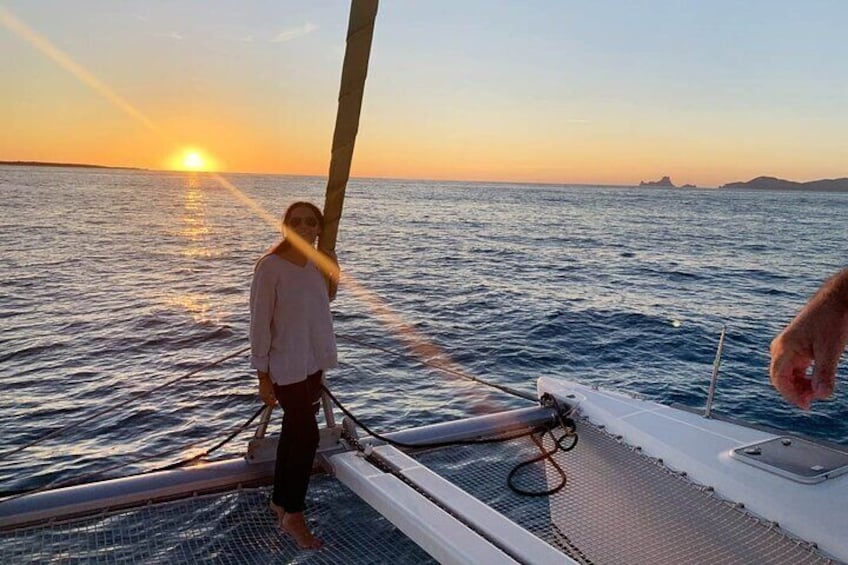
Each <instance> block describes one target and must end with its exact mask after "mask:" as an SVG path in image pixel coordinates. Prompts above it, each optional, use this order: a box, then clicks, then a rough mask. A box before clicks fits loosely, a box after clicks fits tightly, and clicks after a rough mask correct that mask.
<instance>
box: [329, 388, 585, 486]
mask: <svg viewBox="0 0 848 565" xmlns="http://www.w3.org/2000/svg"><path fill="white" fill-rule="evenodd" d="M322 388H323V390H324V392H325V393H326V394H327V396H329V397H330V400H332V401H333V404H335V405H336V406H337V407H338V408H339V410H341V411H342V413H344V415H345V416H347V417H348V418H350V419H351V421H352V422H353V423H354V424H356V425H357V426H359V427H360V428H362V429H363V430H365V431H366V432H367V433H368V434H369V435H371V436H372V437H375V438H377V439H378V440H380V441H383V442H385V443H387V444H389V445H394V446H396V447H404V448H407V449H424V448H428V449H429V448H437V447H450V446H454V445H475V444H486V443H500V442H505V441H511V440H513V439H519V438H522V437H527V436H530V439H532V440H533V443H535V444H536V445H537V446H538V447H539V450H540V451H541V452H542V454H541V455H539V456H537V457H534V458H532V459H530V460H527V461H523V462H521V463H518V464H517V465H516V466H515V467H513V468H512V470H511V471H510V472H509V474H508V475H507V478H506V483H507V486H508V487H509V489H510V490H511V491H513V492H514V493H516V494H519V495H522V496H550V495H552V494H555V493H557V492H559V491H560V490H562V489H563V488H564V487H565V485H566V483H567V482H568V476H567V475H566V473H565V470H563V468H562V467H561V466H560V465H559V463H557V461H556V459H554V458H553V456H554V455H555V454H556V453H557V452H558V451H562V452H567V451H571V450H572V449H574V448H575V447H576V446H577V439H578V438H577V433H576V424H575V422H574V420H572V419H571V418H570V417H568V416H567V415H564V414H563V411H562V409H561V408H560V406H559V403H558V402H557V401H556V399H555V398H554V397H553V396H550V395H548V394H545V395H543V396H542V402H543V404H549V405H553V407H554V412H555V414H556V420H557V422H558V426H559V427H562V428H563V434H562V435H561V436H560V437H559V438H556V437H555V436H554V435H553V430H554V429H555V428H556V427H558V426H557V425H556V424H548V425H547V426H536V427H534V428H532V429H531V430H530V431H527V432H521V433H518V434H513V435H510V436H498V437H495V438H489V439H473V440H454V441H445V442H429V443H406V442H401V441H395V440H391V439H389V438H387V437H385V436H382V435H380V434H378V433H377V432H375V431H373V430H371V429H370V428H369V427H368V426H367V425H365V424H364V423H363V422H362V421H360V420H359V419H358V418H356V416H354V415H353V414H352V413H351V412H350V410H348V409H347V408H345V406H344V405H343V404H342V403H341V402H340V401H339V399H337V398H336V397H335V396H334V395H333V393H332V392H330V390H329V389H328V388H327V387H326V386H323V385H322ZM545 433H548V434H550V436H551V439H552V440H553V442H554V448H553V449H552V450H551V451H546V450H545V448H544V446H543V445H542V443H541V442H540V441H539V439H538V438H536V436H535V434H539V436H540V437H541V436H543V435H544V434H545ZM566 439H570V440H571V443H569V444H565V443H563V442H565V440H566ZM356 447H357V449H359V450H361V451H364V450H363V449H362V447H361V446H360V445H359V444H358V442H357V445H356ZM546 459H547V460H549V461H550V463H551V465H552V466H553V467H554V469H555V470H556V471H557V473H559V476H560V478H561V480H560V483H559V484H558V485H557V486H555V487H553V488H550V489H546V490H542V491H530V490H526V489H522V488H521V487H518V486H516V485H515V484H514V478H515V475H516V474H517V473H518V472H519V471H520V470H521V469H523V468H524V467H527V466H529V465H532V464H533V463H537V462H539V461H543V460H546Z"/></svg>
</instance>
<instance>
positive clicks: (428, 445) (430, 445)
mask: <svg viewBox="0 0 848 565" xmlns="http://www.w3.org/2000/svg"><path fill="white" fill-rule="evenodd" d="M322 388H323V389H324V392H325V393H327V396H329V397H330V400H332V401H333V404H335V405H336V406H338V408H339V410H341V411H342V412H343V413H344V415H345V416H347V417H348V418H350V419H351V421H353V423H355V424H356V425H357V426H359V427H360V428H362V429H363V430H365V431H366V432H367V433H368V435H370V436H373V437H375V438H377V439H378V440H380V441H383V442H385V443H387V444H389V445H394V446H395V447H405V448H407V449H424V448H427V449H430V448H436V447H450V446H452V445H476V444H482V443H499V442H504V441H510V440H513V439H518V438H522V437H525V436H528V435H531V434H534V433H536V432H539V431H544V430H545V429H546V428H539V427H536V428H533V429H532V430H530V431H529V432H521V433H519V434H515V435H512V436H499V437H497V438H489V439H459V440H454V441H443V442H430V443H406V442H402V441H395V440H392V439H389V438H387V437H386V436H383V435H380V434H378V433H377V432H375V431H373V430H372V429H371V428H369V427H368V426H367V425H365V424H364V423H363V422H362V421H360V420H359V419H358V418H357V417H356V416H354V415H353V414H352V413H351V412H350V410H348V409H347V408H345V407H344V405H343V404H342V403H341V402H340V401H339V399H338V398H336V397H335V396H334V395H333V393H332V392H330V389H328V388H327V387H326V386H323V385H322Z"/></svg>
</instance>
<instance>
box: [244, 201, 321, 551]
mask: <svg viewBox="0 0 848 565" xmlns="http://www.w3.org/2000/svg"><path fill="white" fill-rule="evenodd" d="M323 227H324V218H323V216H322V214H321V211H320V210H319V209H318V208H317V207H316V206H315V205H313V204H310V203H309V202H295V203H294V204H292V205H291V206H289V207H288V209H287V210H286V213H285V215H284V216H283V241H282V242H281V243H280V244H278V245H277V246H276V247H275V248H273V249H272V250H270V251H268V252H267V253H266V254H265V255H264V256H263V257H262V258H261V259H260V260H259V261H258V262H257V264H256V269H255V270H254V273H253V284H252V285H251V289H250V346H251V357H250V364H251V366H252V367H253V368H254V369H256V372H257V374H258V375H259V396H260V397H261V398H262V400H263V401H264V402H265V403H266V404H268V405H269V406H273V405H274V404H275V403H276V402H279V403H280V406H281V407H282V409H283V426H282V429H281V431H280V440H279V444H278V446H277V463H276V469H275V472H274V491H273V494H272V496H271V509H272V510H273V511H274V512H275V513H276V514H277V518H278V522H279V527H280V529H281V530H283V531H284V532H287V533H288V534H290V535H291V536H292V537H294V539H295V541H296V542H297V544H298V545H299V546H300V547H301V548H304V549H318V548H320V547H321V545H322V543H321V540H320V539H318V538H316V537H315V536H314V535H313V534H312V532H311V531H310V530H309V527H308V526H307V525H306V520H305V519H304V516H303V510H304V507H305V499H306V489H307V487H308V485H309V476H310V474H311V472H312V461H313V459H314V457H315V451H316V449H317V447H318V423H317V421H316V419H315V415H316V413H317V412H318V403H319V400H320V397H321V379H322V376H323V372H324V370H326V369H330V368H332V367H335V366H336V362H337V361H336V341H335V334H334V333H333V318H332V314H331V313H330V299H329V295H328V290H327V283H326V281H325V279H324V276H323V275H322V274H321V271H320V270H319V269H318V267H317V266H316V262H318V263H321V264H323V265H325V266H326V265H333V266H334V263H332V262H329V261H327V259H326V256H323V255H319V253H320V252H318V251H316V250H315V248H314V245H315V240H316V239H317V238H318V236H319V235H320V233H321V230H322V229H323Z"/></svg>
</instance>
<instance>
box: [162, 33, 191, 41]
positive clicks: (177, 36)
mask: <svg viewBox="0 0 848 565" xmlns="http://www.w3.org/2000/svg"><path fill="white" fill-rule="evenodd" d="M156 37H167V38H168V39H175V40H177V41H182V40H183V39H185V37H183V36H182V35H180V34H179V33H177V32H176V31H172V32H170V33H162V32H160V33H157V34H156Z"/></svg>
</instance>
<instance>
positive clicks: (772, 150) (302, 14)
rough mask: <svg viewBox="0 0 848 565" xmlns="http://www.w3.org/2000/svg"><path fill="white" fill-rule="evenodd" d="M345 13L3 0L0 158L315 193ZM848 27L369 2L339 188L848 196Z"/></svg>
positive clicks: (804, 16) (313, 6) (698, 8)
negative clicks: (201, 170)
mask: <svg viewBox="0 0 848 565" xmlns="http://www.w3.org/2000/svg"><path fill="white" fill-rule="evenodd" d="M348 7H349V6H348V4H347V3H346V2H340V1H316V2H293V1H288V0H286V1H281V0H273V1H271V0H267V1H264V0H263V1H252V2H239V1H230V2H223V1H216V0H211V1H149V2H148V1H145V2H142V1H124V2H113V1H107V0H97V1H94V0H75V1H74V2H61V1H59V0H51V1H48V0H44V1H38V2H34V1H31V0H27V1H23V0H21V1H17V0H13V1H8V0H0V54H2V56H0V124H2V127H1V128H0V160H38V161H60V162H79V163H96V164H103V165H116V166H132V167H145V168H154V169H162V168H173V167H177V168H179V167H183V166H189V165H190V164H191V163H192V162H193V163H194V166H198V167H206V168H214V169H218V170H221V171H240V172H264V173H290V174H310V175H326V173H327V170H328V165H329V148H330V142H331V138H332V132H333V122H334V120H335V112H336V99H337V96H338V89H339V77H340V72H341V64H342V57H343V54H344V39H345V33H346V29H347V17H348ZM847 21H848V2H844V1H842V0H832V1H824V0H810V1H807V2H799V1H797V0H793V1H783V0H751V1H737V0H734V1H725V0H710V1H708V2H707V1H701V0H678V1H673V0H664V1H660V0H656V1H649V0H635V1H627V2H625V1H605V0H601V1H592V2H576V1H549V2H518V1H516V2H511V3H504V2H491V1H461V2H453V1H450V2H448V1H441V0H435V1H427V2H424V1H412V0H383V2H382V3H381V5H380V12H379V14H378V17H377V26H376V31H375V35H374V43H373V47H372V55H371V67H370V74H369V78H368V82H367V84H366V92H365V102H364V106H363V113H362V118H361V124H360V135H359V138H358V141H357V147H356V153H355V155H354V162H353V171H352V173H353V175H354V176H377V177H398V178H429V179H462V180H465V179H468V180H504V181H530V182H557V183H560V182H561V183H587V184H591V183H598V184H633V183H638V182H639V181H640V180H648V179H657V178H659V177H661V176H663V175H669V176H671V178H672V180H673V181H674V182H675V183H676V184H683V183H694V184H697V185H699V186H716V185H719V184H723V183H726V182H731V181H736V180H748V179H750V178H753V177H755V176H759V175H773V176H779V177H782V178H788V179H792V180H802V181H803V180H813V179H819V178H833V177H846V176H848V135H846V132H848V42H846V41H845V39H844V37H845V23H846V22H847ZM191 153H195V155H194V156H193V157H188V161H186V159H187V157H186V155H190V154H191ZM201 163H202V164H201Z"/></svg>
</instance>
